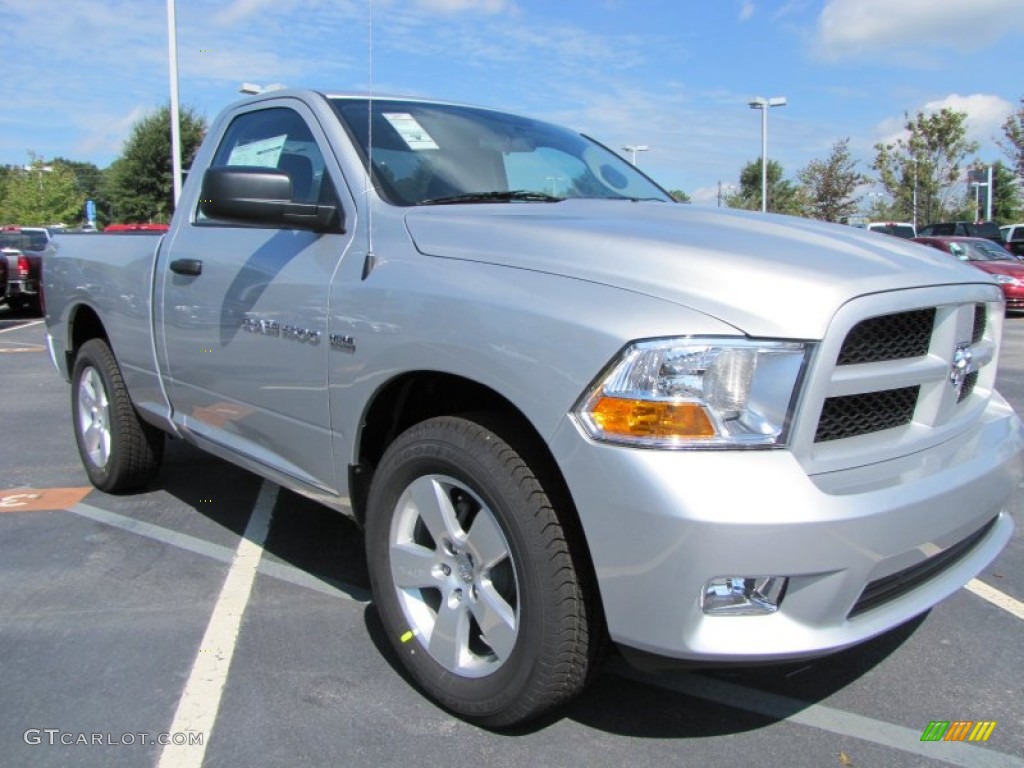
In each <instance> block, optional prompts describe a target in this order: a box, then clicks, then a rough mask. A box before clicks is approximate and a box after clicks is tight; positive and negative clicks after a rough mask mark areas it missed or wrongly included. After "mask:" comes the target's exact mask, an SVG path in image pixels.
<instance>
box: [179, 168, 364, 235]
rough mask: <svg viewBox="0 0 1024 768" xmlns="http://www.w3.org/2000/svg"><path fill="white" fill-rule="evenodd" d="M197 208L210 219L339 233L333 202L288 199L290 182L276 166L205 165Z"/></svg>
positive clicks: (338, 212) (340, 221) (337, 212)
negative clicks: (206, 166)
mask: <svg viewBox="0 0 1024 768" xmlns="http://www.w3.org/2000/svg"><path fill="white" fill-rule="evenodd" d="M199 198H200V199H199V210H201V211H202V212H203V214H204V215H206V216H209V217H210V218H212V219H221V220H225V221H236V222H244V223H247V224H266V225H272V226H279V225H283V226H291V227H298V228H299V229H311V230H313V231H315V232H323V231H332V232H343V231H344V221H343V218H342V216H341V210H340V208H339V207H338V206H337V205H325V204H321V203H295V202H292V182H291V179H290V178H289V177H288V174H287V173H284V172H283V171H279V170H277V169H276V168H263V167H258V166H248V165H231V166H218V167H216V168H207V169H206V173H204V174H203V186H202V191H201V192H200V196H199Z"/></svg>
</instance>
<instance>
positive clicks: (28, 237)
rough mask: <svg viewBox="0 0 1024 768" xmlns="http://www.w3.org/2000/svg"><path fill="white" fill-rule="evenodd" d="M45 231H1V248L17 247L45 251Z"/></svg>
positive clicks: (23, 249)
mask: <svg viewBox="0 0 1024 768" xmlns="http://www.w3.org/2000/svg"><path fill="white" fill-rule="evenodd" d="M46 242H47V241H46V233H45V232H25V231H20V232H0V248H17V249H18V250H19V251H45V250H46Z"/></svg>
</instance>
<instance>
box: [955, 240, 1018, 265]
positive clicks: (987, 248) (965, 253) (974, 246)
mask: <svg viewBox="0 0 1024 768" xmlns="http://www.w3.org/2000/svg"><path fill="white" fill-rule="evenodd" d="M954 247H955V249H954ZM950 249H951V251H952V253H953V255H954V256H956V257H957V258H959V259H961V260H963V261H1016V259H1015V258H1014V257H1013V255H1012V254H1011V253H1010V252H1009V251H1007V250H1006V249H1005V248H1003V247H1002V246H1000V245H997V244H996V243H993V242H992V241H991V240H973V241H967V240H961V241H960V242H959V243H950Z"/></svg>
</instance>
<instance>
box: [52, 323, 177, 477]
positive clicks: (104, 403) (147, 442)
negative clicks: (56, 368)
mask: <svg viewBox="0 0 1024 768" xmlns="http://www.w3.org/2000/svg"><path fill="white" fill-rule="evenodd" d="M71 413H72V417H73V419H74V428H75V442H76V443H77V445H78V454H79V456H81V458H82V464H83V465H84V466H85V471H86V473H87V474H88V475H89V480H91V481H92V484H93V485H95V486H96V487H97V488H99V489H100V490H101V491H107V492H109V493H117V492H119V491H127V490H130V489H132V488H137V487H139V486H142V485H145V484H146V483H148V482H149V481H150V480H151V479H152V478H153V476H154V475H155V474H156V472H157V470H158V469H159V468H160V462H161V460H162V459H163V452H164V451H163V449H164V435H163V433H162V432H160V431H159V430H158V429H156V428H155V427H152V426H150V425H149V424H146V423H144V422H143V421H142V420H141V419H139V415H138V414H137V413H136V411H135V407H134V406H133V405H132V402H131V399H130V398H129V396H128V389H127V387H125V384H124V379H123V378H122V377H121V369H120V368H118V365H117V361H116V360H115V359H114V353H113V352H111V351H110V347H109V346H107V343H106V342H105V341H104V340H103V339H92V340H90V341H87V342H86V343H85V344H83V345H82V348H81V350H79V352H78V354H77V356H76V357H75V365H74V368H73V369H72V373H71Z"/></svg>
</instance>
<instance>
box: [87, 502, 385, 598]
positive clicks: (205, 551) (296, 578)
mask: <svg viewBox="0 0 1024 768" xmlns="http://www.w3.org/2000/svg"><path fill="white" fill-rule="evenodd" d="M68 512H73V513H74V514H76V515H78V516H80V517H86V518H88V519H90V520H95V521H96V522H97V523H103V524H104V525H110V526H113V527H114V528H120V529H121V530H122V531H128V532H129V533H134V534H137V535H139V536H145V537H146V538H147V539H153V540H154V541H160V542H163V543H164V544H169V545H170V546H172V547H177V548H178V549H183V550H185V551H186V552H192V553H194V554H197V555H202V556H203V557H208V558H210V559H211V560H218V561H220V562H222V563H230V562H231V561H232V560H234V557H235V551H234V550H233V549H229V548H228V547H223V546H221V545H220V544H213V543H212V542H209V541H206V540H205V539H199V538H196V537H195V536H189V535H188V534H187V533H179V532H178V531H172V530H170V529H169V528H163V527H161V526H159V525H153V524H152V523H147V522H145V521H144V520H137V519H135V518H134V517H126V516H125V515H119V514H118V513H117V512H111V511H109V510H106V509H100V508H99V507H94V506H92V505H91V504H75V505H74V506H71V507H69V508H68ZM259 572H260V573H261V574H263V575H264V576H270V577H271V578H274V579H278V580H279V581H286V582H288V583H289V584H294V585H295V586H297V587H305V588H306V589H312V590H313V591H314V592H319V593H321V594H324V595H328V596H330V597H339V598H341V599H342V600H351V601H353V602H357V603H368V602H370V592H369V590H366V589H363V588H362V587H356V586H353V585H351V584H343V583H341V582H337V581H325V580H324V579H321V578H317V577H316V576H314V575H313V574H311V573H309V572H308V571H303V570H302V569H300V568H296V567H295V566H294V565H288V563H275V562H271V561H269V560H265V559H261V560H260V567H259Z"/></svg>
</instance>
